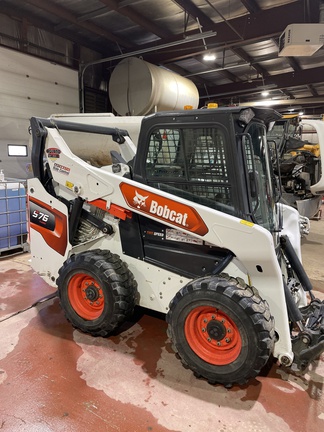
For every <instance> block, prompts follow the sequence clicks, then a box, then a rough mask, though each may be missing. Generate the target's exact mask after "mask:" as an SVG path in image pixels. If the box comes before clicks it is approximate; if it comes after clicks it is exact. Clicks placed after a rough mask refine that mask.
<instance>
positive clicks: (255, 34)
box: [0, 0, 324, 113]
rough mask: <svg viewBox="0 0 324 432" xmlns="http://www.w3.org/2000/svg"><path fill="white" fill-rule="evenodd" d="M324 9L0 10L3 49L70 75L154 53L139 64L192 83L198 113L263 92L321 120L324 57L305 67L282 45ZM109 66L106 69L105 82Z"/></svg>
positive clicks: (17, 0)
mask: <svg viewBox="0 0 324 432" xmlns="http://www.w3.org/2000/svg"><path fill="white" fill-rule="evenodd" d="M323 3H324V2H323V0H312V1H310V0H288V1H280V0H133V1H130V0H119V1H118V0H87V1H84V0H46V1H44V0H24V1H23V0H1V1H0V24H3V25H1V29H0V43H1V44H3V45H6V46H11V47H14V48H16V49H21V50H24V51H25V52H29V53H32V54H38V55H41V56H43V57H46V58H49V59H52V60H54V61H59V62H62V63H65V64H68V65H70V66H73V67H78V65H80V64H82V63H87V62H89V61H91V60H96V59H98V58H106V57H112V56H115V55H118V54H121V53H124V54H127V53H132V52H133V51H137V50H141V49H143V48H149V47H152V51H150V52H147V53H144V54H142V56H143V58H144V60H147V61H149V62H151V63H154V64H157V65H163V66H165V67H167V68H169V69H171V70H174V71H176V72H178V73H180V74H181V75H183V76H188V77H190V79H192V80H193V81H194V82H195V84H196V85H197V87H198V89H199V92H200V95H201V101H202V104H203V103H205V102H206V101H208V100H209V99H210V100H211V99H212V100H216V101H217V102H218V103H219V104H228V103H239V102H244V101H249V100H261V98H262V97H261V95H260V87H262V86H265V87H267V88H269V89H270V97H272V98H273V100H277V98H279V97H282V98H283V99H285V100H288V101H289V103H291V104H294V103H297V102H298V101H297V102H296V101H295V99H298V98H300V97H302V98H303V99H305V98H308V103H307V106H308V109H309V111H310V112H313V113H317V112H324V49H323V48H322V49H320V50H319V51H318V52H317V53H316V54H314V55H313V56H311V57H295V58H293V57H289V58H288V57H287V58H286V57H278V40H279V35H280V34H281V33H282V32H283V31H284V29H285V28H286V26H287V25H288V24H292V23H318V22H320V20H321V11H322V10H324V5H323ZM211 30H212V31H214V32H216V33H217V34H216V35H215V36H214V37H211V38H208V39H205V41H203V40H199V41H197V42H192V43H188V44H185V45H178V46H169V47H168V48H166V49H163V50H155V49H154V47H156V46H159V45H162V44H169V43H171V42H174V41H176V40H183V38H184V37H185V36H190V35H192V34H199V33H200V32H207V31H211ZM204 42H205V44H204ZM206 48H207V49H208V51H212V52H214V53H215V54H216V56H217V58H216V60H215V61H214V62H212V63H206V62H204V61H203V58H202V55H203V53H204V52H205V51H206ZM115 64H116V62H109V63H108V64H106V65H105V66H104V67H102V70H101V73H102V74H103V76H104V78H105V76H106V78H107V79H108V78H109V73H110V71H111V70H112V68H113V67H114V65H115ZM105 74H106V75H105ZM94 81H98V80H94ZM99 81H100V80H99ZM315 99H316V103H315ZM322 99H323V100H322ZM287 103H288V102H287ZM305 107H306V105H305ZM278 108H280V109H281V110H282V109H284V106H278Z"/></svg>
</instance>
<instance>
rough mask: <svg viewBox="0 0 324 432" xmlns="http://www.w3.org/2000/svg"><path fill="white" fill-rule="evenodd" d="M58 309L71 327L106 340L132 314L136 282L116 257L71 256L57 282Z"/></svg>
mask: <svg viewBox="0 0 324 432" xmlns="http://www.w3.org/2000/svg"><path fill="white" fill-rule="evenodd" d="M57 285H58V289H59V297H60V301H61V306H62V308H63V310H64V313H65V316H66V318H67V319H68V320H69V321H70V322H71V323H72V325H73V326H74V327H76V328H78V329H80V330H82V331H83V332H85V333H90V334H92V335H93V336H107V335H108V334H109V333H111V332H112V331H113V330H114V329H115V328H116V327H118V326H119V325H120V324H122V323H123V322H124V321H125V320H126V319H127V318H129V317H130V315H131V314H132V312H133V309H134V306H135V296H136V282H135V280H134V277H133V275H132V273H131V272H130V271H129V270H128V267H127V265H126V264H125V263H124V262H123V261H122V260H121V259H120V258H119V256H118V255H115V254H112V253H111V252H109V251H102V250H100V249H98V250H93V251H88V252H83V253H80V254H77V255H73V256H71V257H70V258H69V259H68V260H67V261H65V263H64V264H63V266H62V268H61V269H60V270H59V277H58V279H57Z"/></svg>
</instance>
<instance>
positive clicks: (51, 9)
mask: <svg viewBox="0 0 324 432" xmlns="http://www.w3.org/2000/svg"><path fill="white" fill-rule="evenodd" d="M24 2H25V3H29V4H32V5H33V6H36V7H38V8H39V9H42V10H44V11H45V12H47V13H50V14H53V15H54V16H57V17H58V18H60V19H62V20H64V21H66V22H68V23H71V24H73V25H75V26H76V27H80V28H82V29H84V30H87V31H89V32H91V33H94V34H96V35H98V36H100V37H101V38H105V39H108V40H110V41H113V42H116V43H117V44H119V45H121V46H123V47H124V48H134V47H135V46H134V44H131V43H130V42H129V41H128V40H126V39H123V38H121V37H119V36H116V35H115V34H113V33H111V32H110V31H109V30H106V29H104V28H102V27H99V26H97V25H95V24H93V23H91V22H88V21H84V22H82V21H78V16H77V15H75V14H74V13H72V12H70V11H69V10H68V9H66V8H64V7H62V6H59V5H57V4H55V3H53V2H51V1H49V0H46V1H44V0H25V1H24Z"/></svg>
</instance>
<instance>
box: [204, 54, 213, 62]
mask: <svg viewBox="0 0 324 432" xmlns="http://www.w3.org/2000/svg"><path fill="white" fill-rule="evenodd" d="M203 59H204V60H205V61H214V60H216V56H215V54H211V53H206V54H204V57H203Z"/></svg>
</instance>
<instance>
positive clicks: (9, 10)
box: [0, 1, 111, 56]
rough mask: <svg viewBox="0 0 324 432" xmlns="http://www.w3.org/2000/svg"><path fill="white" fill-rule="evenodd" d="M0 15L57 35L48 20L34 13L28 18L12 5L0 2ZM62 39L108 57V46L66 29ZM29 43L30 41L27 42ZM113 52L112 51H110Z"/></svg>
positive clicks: (62, 33)
mask: <svg viewBox="0 0 324 432" xmlns="http://www.w3.org/2000/svg"><path fill="white" fill-rule="evenodd" d="M0 13H2V14H4V15H6V16H8V17H9V18H11V19H12V20H14V21H16V22H18V23H19V26H21V25H22V22H23V20H24V19H25V20H26V21H27V23H28V24H29V25H32V26H34V27H36V28H39V29H41V30H44V31H47V32H48V33H51V34H57V32H56V30H55V26H54V25H53V24H52V23H50V22H49V21H48V20H46V19H40V18H39V17H36V16H35V15H33V14H32V13H28V16H26V13H25V12H24V11H23V10H22V9H20V8H17V7H12V6H11V3H9V2H6V1H1V2H0ZM60 37H62V38H65V39H67V40H68V41H70V42H72V43H74V44H77V45H80V46H84V47H86V48H89V49H91V50H93V51H95V52H98V53H100V54H102V55H104V56H107V55H108V49H109V47H108V46H107V45H106V46H105V47H102V46H98V44H95V43H92V42H91V41H89V39H88V38H85V37H83V36H80V35H76V34H75V33H74V32H71V31H70V30H67V29H64V30H62V31H60ZM26 42H28V41H26ZM110 52H111V51H110Z"/></svg>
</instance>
